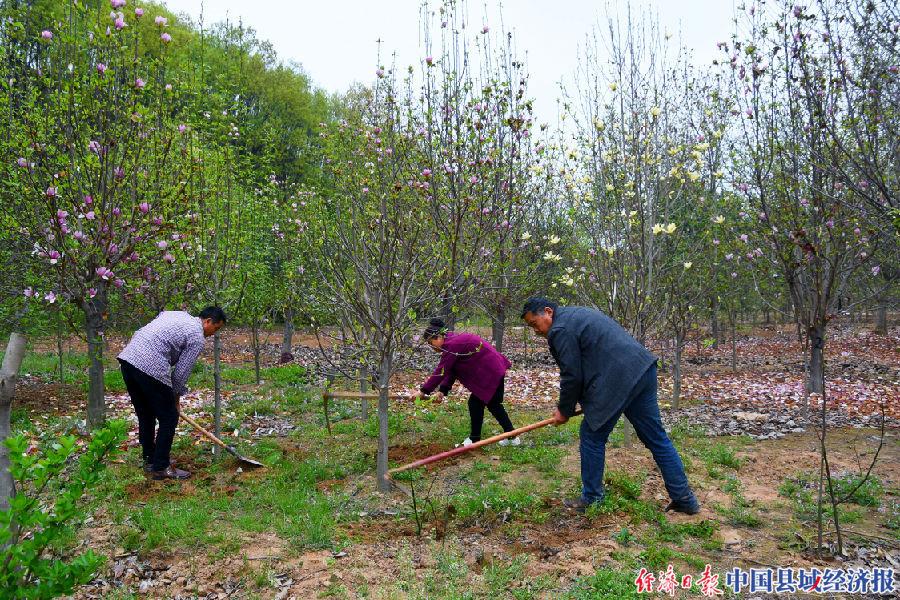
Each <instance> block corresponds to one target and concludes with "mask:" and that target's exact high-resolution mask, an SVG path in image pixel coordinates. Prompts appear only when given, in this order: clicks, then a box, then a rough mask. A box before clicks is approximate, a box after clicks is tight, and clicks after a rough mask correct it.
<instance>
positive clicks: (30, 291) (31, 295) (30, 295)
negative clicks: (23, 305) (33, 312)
mask: <svg viewBox="0 0 900 600" xmlns="http://www.w3.org/2000/svg"><path fill="white" fill-rule="evenodd" d="M22 293H23V294H25V297H26V298H34V295H35V291H34V290H33V289H31V288H30V287H27V288H25V289H24V290H23V291H22Z"/></svg>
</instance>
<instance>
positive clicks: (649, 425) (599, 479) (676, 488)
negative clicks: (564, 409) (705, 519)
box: [580, 365, 697, 506]
mask: <svg viewBox="0 0 900 600" xmlns="http://www.w3.org/2000/svg"><path fill="white" fill-rule="evenodd" d="M656 384H657V381H656V365H652V366H651V367H650V368H648V369H647V372H646V373H644V375H643V376H642V377H641V378H640V380H638V382H637V384H636V385H635V387H634V389H633V390H632V391H631V395H630V396H629V398H628V401H627V402H626V403H625V406H624V408H623V410H622V412H621V413H619V414H616V415H613V416H612V418H611V419H609V421H607V422H606V423H605V424H604V425H603V426H602V427H600V428H599V429H597V430H596V431H594V430H592V429H591V428H590V426H589V425H588V422H587V419H582V421H581V448H580V450H581V484H582V491H581V499H582V500H583V501H584V502H587V503H591V502H598V501H600V500H603V497H604V495H605V490H604V489H603V470H604V467H605V466H606V440H607V439H609V434H610V433H612V430H613V428H614V427H615V426H616V421H618V420H619V417H620V416H621V415H622V414H623V413H624V414H625V418H627V419H628V420H629V421H630V422H631V424H632V425H633V426H634V432H635V433H636V434H637V436H638V439H640V440H641V442H642V443H643V444H644V446H646V447H647V448H648V449H649V450H650V452H651V453H652V454H653V460H655V461H656V466H657V467H659V472H660V473H661V474H662V478H663V482H664V483H665V485H666V490H667V491H668V492H669V497H670V498H671V499H672V500H674V501H675V502H677V503H679V504H683V505H686V506H691V505H695V504H696V503H697V499H696V498H695V497H694V493H693V492H692V491H691V487H690V485H688V479H687V475H686V474H685V472H684V464H683V463H682V462H681V457H680V456H679V455H678V451H677V450H676V449H675V446H673V445H672V441H671V440H670V439H669V436H668V434H666V430H665V429H664V428H663V424H662V419H661V418H660V415H659V404H658V402H657V397H656Z"/></svg>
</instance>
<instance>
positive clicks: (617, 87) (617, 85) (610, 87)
mask: <svg viewBox="0 0 900 600" xmlns="http://www.w3.org/2000/svg"><path fill="white" fill-rule="evenodd" d="M609 89H611V90H612V91H616V90H617V89H619V84H618V83H616V82H615V81H613V82H612V83H611V84H609Z"/></svg>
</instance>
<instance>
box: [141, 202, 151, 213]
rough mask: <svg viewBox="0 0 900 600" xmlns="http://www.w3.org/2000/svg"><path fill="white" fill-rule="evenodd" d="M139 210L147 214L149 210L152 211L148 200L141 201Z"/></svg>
mask: <svg viewBox="0 0 900 600" xmlns="http://www.w3.org/2000/svg"><path fill="white" fill-rule="evenodd" d="M138 210H140V211H141V212H142V213H143V214H145V215H146V214H147V213H148V212H150V205H149V204H147V203H146V202H141V203H140V205H138Z"/></svg>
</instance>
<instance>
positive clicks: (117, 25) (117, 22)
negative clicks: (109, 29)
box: [113, 17, 125, 31]
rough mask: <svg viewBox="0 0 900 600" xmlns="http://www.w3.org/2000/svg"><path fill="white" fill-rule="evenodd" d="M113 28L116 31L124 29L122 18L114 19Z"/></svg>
mask: <svg viewBox="0 0 900 600" xmlns="http://www.w3.org/2000/svg"><path fill="white" fill-rule="evenodd" d="M113 26H114V27H115V28H116V31H121V30H122V29H124V28H125V19H123V18H122V17H116V20H115V22H114V23H113Z"/></svg>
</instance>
